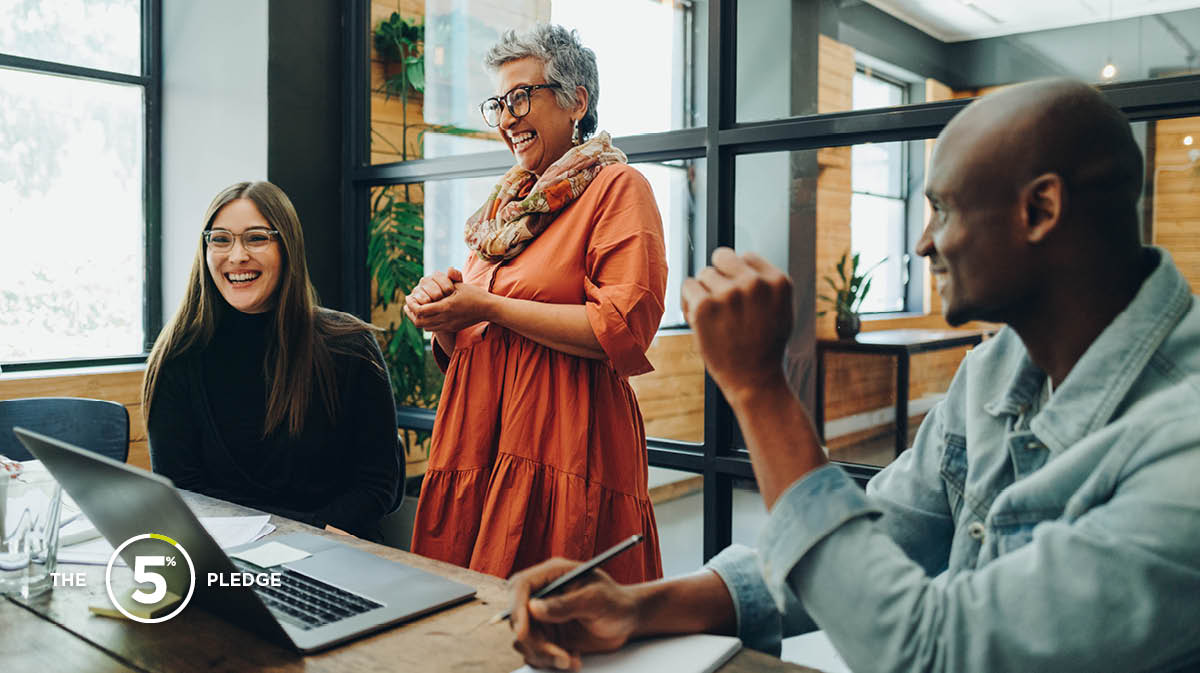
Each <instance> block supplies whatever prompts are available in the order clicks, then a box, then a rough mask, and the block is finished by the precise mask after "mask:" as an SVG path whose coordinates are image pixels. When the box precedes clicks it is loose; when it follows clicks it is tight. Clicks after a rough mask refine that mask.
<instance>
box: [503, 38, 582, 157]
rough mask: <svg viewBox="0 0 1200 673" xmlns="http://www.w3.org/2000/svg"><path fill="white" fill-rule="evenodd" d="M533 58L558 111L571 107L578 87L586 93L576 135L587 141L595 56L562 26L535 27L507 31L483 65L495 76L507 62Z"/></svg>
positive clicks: (576, 100) (575, 100)
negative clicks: (543, 71)
mask: <svg viewBox="0 0 1200 673" xmlns="http://www.w3.org/2000/svg"><path fill="white" fill-rule="evenodd" d="M529 57H533V58H536V59H537V60H539V61H541V62H542V63H543V64H544V65H545V68H546V82H547V83H549V84H556V85H558V88H557V89H554V98H555V100H557V101H558V105H559V107H561V108H563V109H566V108H569V107H571V106H572V105H575V104H576V103H577V102H579V101H578V99H577V98H576V96H575V87H577V86H582V87H583V88H584V89H586V90H587V92H588V105H587V111H586V112H584V113H583V118H582V119H580V120H579V135H580V136H581V137H582V138H585V139H586V138H587V137H588V136H590V135H592V133H593V132H595V130H596V123H597V117H596V104H597V103H599V102H600V74H599V71H598V70H597V68H596V52H594V51H592V50H591V49H588V48H587V47H585V46H583V44H582V43H581V42H580V41H579V32H578V31H575V30H572V31H570V32H568V31H567V29H566V28H563V27H562V26H555V25H552V24H548V23H539V24H537V25H535V26H534V27H533V28H530V29H529V30H527V31H525V32H523V33H518V32H517V31H515V30H509V31H506V32H505V33H504V35H502V36H501V37H500V41H499V42H497V43H496V44H494V45H492V48H491V49H489V50H488V53H487V55H486V56H485V57H484V58H483V64H484V66H486V67H487V68H488V69H489V70H491V71H493V72H495V71H496V70H498V69H499V68H500V66H502V65H504V64H505V63H508V62H509V61H517V60H520V59H522V58H529Z"/></svg>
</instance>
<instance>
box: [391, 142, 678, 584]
mask: <svg viewBox="0 0 1200 673" xmlns="http://www.w3.org/2000/svg"><path fill="white" fill-rule="evenodd" d="M463 277H464V282H467V283H472V284H474V285H478V286H479V287H483V288H489V289H490V291H491V292H492V293H493V294H499V295H503V296H506V297H515V298H519V299H530V300H534V301H541V302H547V303H555V304H582V305H584V306H585V307H586V312H587V318H588V322H589V323H590V324H591V327H592V330H593V331H594V332H595V334H596V338H597V340H598V341H599V342H600V345H601V347H602V348H603V349H604V352H605V353H606V354H607V355H608V358H607V359H606V360H595V359H589V358H582V357H577V356H574V355H568V354H566V353H563V352H561V351H557V350H554V349H551V348H549V347H546V346H543V345H541V344H539V343H537V342H535V341H532V340H530V339H528V338H526V337H524V336H521V335H520V334H517V333H515V332H512V331H510V330H508V329H505V328H504V327H501V326H499V325H494V324H489V323H480V324H477V325H474V326H472V327H470V328H467V329H464V330H462V331H460V332H459V333H458V336H457V338H456V341H455V345H454V352H453V353H451V354H450V355H449V357H448V358H447V356H446V354H445V353H443V352H442V351H441V349H440V348H438V347H437V346H436V344H435V346H434V349H435V356H436V357H437V358H438V363H439V365H440V366H442V368H443V370H444V371H445V372H446V382H445V385H444V387H443V388H442V397H441V402H440V403H439V405H438V412H437V421H436V422H435V424H434V427H433V448H432V451H431V454H430V459H429V469H428V471H427V472H426V474H425V482H424V484H423V486H422V487H421V500H420V503H419V504H418V507H417V516H416V522H415V524H414V526H413V542H412V549H413V551H414V552H416V553H418V554H422V555H424V556H429V557H431V558H436V559H441V560H443V561H448V562H450V563H454V564H456V565H460V566H465V567H469V568H471V569H473V570H478V571H480V572H485V573H489V574H492V575H496V576H499V577H508V576H509V575H511V574H512V573H514V572H517V571H519V570H522V569H524V568H527V567H529V566H531V565H534V564H536V563H539V562H541V561H544V560H546V559H548V558H551V557H554V556H563V557H566V558H571V559H577V560H583V559H587V558H590V557H592V556H593V555H595V554H596V553H598V552H600V551H603V550H604V549H606V548H607V547H609V546H611V545H613V544H616V543H617V542H619V541H621V540H622V539H624V538H626V537H628V536H630V535H632V534H634V533H641V534H643V535H645V536H646V540H645V542H643V543H642V544H640V545H638V546H637V547H635V548H634V549H632V550H630V551H627V552H625V553H624V554H621V555H620V556H619V557H617V558H615V559H613V560H612V561H609V562H608V563H607V564H605V566H604V568H605V570H607V571H608V572H609V573H610V574H611V575H612V576H613V577H614V578H616V580H617V581H619V582H625V583H629V582H640V581H644V580H650V579H655V578H658V577H661V576H662V561H661V559H660V557H659V548H658V534H657V529H656V527H655V522H654V510H653V509H652V507H651V504H650V498H649V493H648V492H647V487H646V470H647V464H646V436H645V434H646V433H645V429H644V427H643V425H642V416H641V412H640V411H639V409H638V404H637V399H636V398H635V397H634V394H633V390H632V389H631V388H630V386H629V381H628V377H630V376H634V375H637V374H642V373H645V372H648V371H651V370H652V369H653V368H652V367H651V366H650V362H649V361H648V360H647V359H646V355H645V353H646V349H647V347H649V345H650V341H651V340H652V339H653V338H654V334H655V332H656V331H657V329H658V324H659V320H660V319H661V318H662V312H663V294H664V292H665V290H666V282H667V264H666V256H665V248H664V245H663V233H662V221H661V219H660V217H659V214H658V207H657V205H656V204H655V201H654V196H653V194H652V193H651V191H650V185H649V183H647V182H646V179H645V178H644V177H643V176H642V174H641V173H639V172H638V171H637V170H636V169H634V168H631V167H630V166H627V165H625V164H612V165H609V166H606V167H605V168H604V169H603V170H602V171H601V172H600V173H599V174H598V175H597V176H596V178H595V179H594V180H593V181H592V183H591V185H589V186H588V188H587V190H585V191H584V193H583V194H581V195H580V196H579V197H578V198H577V199H576V200H575V201H574V202H573V203H572V204H570V205H568V206H567V207H566V208H564V209H563V210H562V211H561V212H560V213H559V216H558V217H557V218H556V219H555V220H554V222H553V223H551V224H550V226H549V227H548V228H547V229H546V230H545V231H544V232H542V234H541V235H540V236H538V237H537V238H536V239H534V241H533V242H532V243H531V244H530V245H529V247H527V248H526V249H525V250H524V251H523V252H521V253H520V254H519V255H517V256H516V257H514V258H513V259H511V260H509V261H508V262H506V263H500V264H493V263H488V262H484V261H481V260H480V259H478V258H477V257H475V256H474V255H472V257H471V259H470V260H469V261H468V262H467V264H466V267H465V268H464V269H463Z"/></svg>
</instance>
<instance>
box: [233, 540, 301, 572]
mask: <svg viewBox="0 0 1200 673" xmlns="http://www.w3.org/2000/svg"><path fill="white" fill-rule="evenodd" d="M230 556H232V557H234V558H240V559H242V560H243V561H249V562H250V563H253V564H254V565H256V566H258V567H259V568H274V567H275V566H277V565H279V564H280V563H291V562H292V561H299V560H300V559H302V558H308V557H309V556H312V554H310V553H308V552H306V551H304V550H303V549H296V548H295V547H289V546H287V545H286V544H283V543H282V542H266V543H263V544H260V545H259V546H257V547H254V548H253V549H245V550H243V551H239V552H235V553H233V554H230Z"/></svg>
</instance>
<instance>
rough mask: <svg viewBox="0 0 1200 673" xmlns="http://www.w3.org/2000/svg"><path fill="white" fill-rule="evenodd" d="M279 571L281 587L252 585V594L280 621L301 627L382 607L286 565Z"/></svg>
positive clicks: (252, 568) (247, 567) (242, 565)
mask: <svg viewBox="0 0 1200 673" xmlns="http://www.w3.org/2000/svg"><path fill="white" fill-rule="evenodd" d="M232 560H233V562H234V564H235V565H237V566H238V568H240V569H242V570H245V571H247V572H261V569H260V568H258V567H257V566H254V565H252V564H249V563H245V562H243V561H241V560H238V559H232ZM279 574H280V575H282V577H281V578H280V586H278V587H271V586H266V587H263V586H258V585H255V586H254V593H256V594H258V597H259V598H261V599H262V602H263V603H265V604H266V605H267V608H268V609H269V610H270V611H271V613H272V614H274V615H275V616H276V617H278V618H279V620H280V621H283V622H287V623H288V624H291V625H292V626H295V627H298V628H301V629H304V630H308V629H315V628H317V627H318V626H324V625H326V624H331V623H333V622H336V621H339V620H342V619H346V618H348V617H353V616H355V615H360V614H362V613H364V612H369V611H371V610H374V609H376V608H381V607H383V604H382V603H377V602H375V601H373V600H371V599H369V598H366V597H364V596H360V595H358V594H356V593H351V592H349V591H346V590H345V589H339V588H337V587H335V586H333V585H331V584H326V583H325V582H322V581H321V580H318V579H314V578H312V577H309V576H308V575H302V574H300V573H298V572H295V571H293V570H288V569H287V568H282V569H280V571H279Z"/></svg>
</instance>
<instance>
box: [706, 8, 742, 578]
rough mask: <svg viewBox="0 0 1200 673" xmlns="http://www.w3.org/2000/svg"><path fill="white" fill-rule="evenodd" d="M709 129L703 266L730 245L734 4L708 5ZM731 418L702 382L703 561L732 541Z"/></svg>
mask: <svg viewBox="0 0 1200 673" xmlns="http://www.w3.org/2000/svg"><path fill="white" fill-rule="evenodd" d="M708 17H709V18H708V126H707V127H706V128H705V176H706V179H707V182H708V190H707V194H706V198H707V204H706V211H707V212H708V222H707V223H706V232H705V238H704V246H705V257H704V258H705V260H708V259H709V258H710V257H711V256H712V252H713V250H715V249H716V248H717V247H719V246H723V245H725V246H732V245H733V242H734V241H733V228H734V226H733V225H734V222H733V190H734V164H733V155H732V154H731V153H730V151H729V150H728V149H727V148H725V147H723V146H722V145H721V135H720V134H721V129H723V128H726V127H728V126H731V125H733V124H734V122H735V119H736V116H735V115H736V107H735V105H734V104H735V102H736V101H734V100H733V97H732V96H727V95H725V92H733V91H736V90H737V80H736V78H737V63H736V58H737V0H711V2H710V4H709V8H708ZM733 424H734V419H733V413H732V411H730V409H729V404H728V403H727V402H726V401H725V398H724V396H723V395H721V391H720V390H719V389H718V388H717V385H716V383H715V382H714V381H713V380H712V377H711V376H708V375H707V373H706V374H705V377H704V560H705V561H707V560H708V559H710V558H712V557H713V556H715V555H716V554H717V553H718V552H720V551H721V550H722V549H724V548H725V547H728V546H729V544H730V542H731V541H732V525H733V481H732V479H731V478H730V476H729V475H728V474H725V473H723V472H721V471H720V469H719V468H720V466H721V463H719V462H718V460H717V459H718V456H721V455H724V454H727V453H728V452H730V451H731V450H732V447H733Z"/></svg>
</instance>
